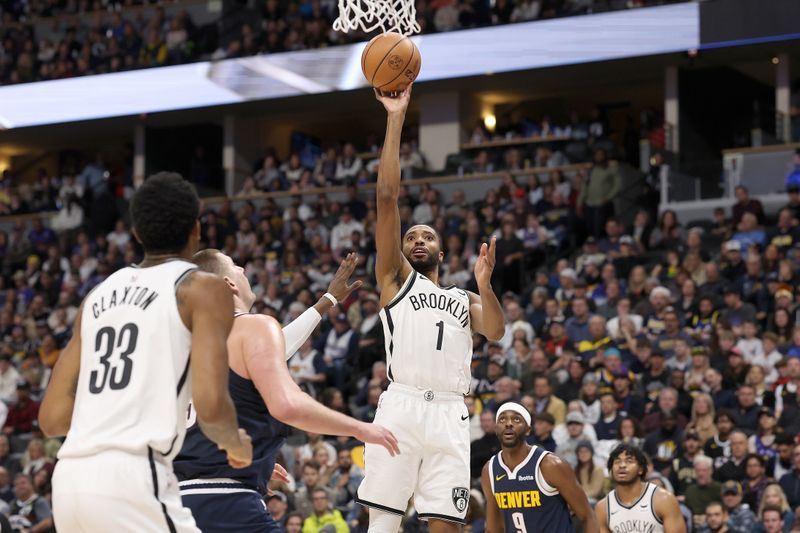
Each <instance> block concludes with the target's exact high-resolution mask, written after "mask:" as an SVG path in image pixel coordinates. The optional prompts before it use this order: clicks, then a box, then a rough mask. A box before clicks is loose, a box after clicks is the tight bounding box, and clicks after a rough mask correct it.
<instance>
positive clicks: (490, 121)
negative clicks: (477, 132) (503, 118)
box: [483, 115, 497, 131]
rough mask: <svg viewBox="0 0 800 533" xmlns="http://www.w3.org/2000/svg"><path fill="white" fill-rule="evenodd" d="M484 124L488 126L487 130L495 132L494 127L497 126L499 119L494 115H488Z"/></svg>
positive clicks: (484, 119)
mask: <svg viewBox="0 0 800 533" xmlns="http://www.w3.org/2000/svg"><path fill="white" fill-rule="evenodd" d="M483 124H484V125H485V126H486V129H487V130H489V131H494V127H495V126H497V117H495V116H494V115H486V116H485V117H483Z"/></svg>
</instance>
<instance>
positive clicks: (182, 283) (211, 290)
mask: <svg viewBox="0 0 800 533" xmlns="http://www.w3.org/2000/svg"><path fill="white" fill-rule="evenodd" d="M222 294H228V295H229V294H230V288H229V287H228V284H227V283H225V281H224V280H223V279H222V278H220V277H219V276H217V275H216V274H211V273H209V272H203V271H201V270H189V271H187V272H186V274H184V275H182V276H181V277H180V278H178V280H177V281H176V282H175V295H176V297H177V299H178V304H179V305H180V304H183V303H189V302H192V301H193V300H197V299H205V298H209V299H211V298H216V297H219V296H220V295H222Z"/></svg>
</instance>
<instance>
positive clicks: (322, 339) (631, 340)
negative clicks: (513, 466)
mask: <svg viewBox="0 0 800 533" xmlns="http://www.w3.org/2000/svg"><path fill="white" fill-rule="evenodd" d="M290 166H291V164H290ZM331 166H333V165H331ZM337 166H338V164H337ZM609 174H611V172H610V170H609V166H608V164H607V163H606V162H605V161H604V159H603V154H602V150H600V149H598V150H597V154H596V158H595V164H594V165H593V166H592V168H591V169H589V170H588V171H587V172H586V173H585V174H580V175H575V176H571V177H564V178H563V181H559V180H558V179H556V178H555V177H553V178H552V179H551V178H548V179H547V180H546V181H545V180H543V184H541V185H540V183H539V181H538V180H537V179H527V178H514V177H511V176H508V177H507V178H506V179H504V180H503V181H502V184H501V185H500V186H499V187H497V188H494V189H492V190H489V191H486V193H485V194H484V195H483V196H482V197H481V198H479V199H478V200H477V201H467V200H466V195H465V193H464V192H463V191H456V192H454V193H452V194H451V195H448V197H445V195H443V194H442V193H441V191H437V190H436V189H435V188H432V187H427V186H425V187H419V188H417V187H414V188H413V190H412V188H411V187H408V186H406V187H404V188H403V193H402V195H401V200H400V213H401V217H402V227H403V229H405V228H407V227H409V226H410V225H411V224H414V223H430V224H432V225H433V226H434V227H436V229H437V230H438V231H439V232H440V234H441V235H442V237H443V240H444V244H445V251H446V259H445V264H444V265H443V267H442V281H443V283H456V284H458V285H460V286H464V287H467V288H473V289H474V287H472V285H473V283H474V280H473V276H472V272H471V268H472V264H473V262H474V260H475V258H476V256H477V252H478V248H479V246H480V244H481V243H482V242H485V241H486V240H488V239H489V238H490V237H491V236H497V237H498V242H497V267H496V270H495V276H494V279H493V286H494V288H495V291H496V292H497V294H498V295H499V296H500V299H501V302H502V305H503V308H504V313H505V319H506V334H505V336H504V337H503V338H502V339H501V340H500V341H499V342H491V343H487V342H486V341H485V339H483V338H482V337H480V336H478V335H476V336H475V338H474V357H473V365H472V366H473V374H474V383H473V387H472V393H471V394H470V395H469V396H468V397H467V398H466V400H465V401H466V403H467V406H468V409H469V413H470V420H471V421H470V424H471V436H472V444H471V458H472V465H471V467H472V476H473V478H476V479H477V477H478V476H479V474H480V469H481V467H482V465H483V464H484V462H485V461H486V460H488V458H489V457H490V456H491V455H492V454H493V453H496V452H497V451H498V450H499V443H498V441H497V438H496V436H495V435H494V415H493V410H494V409H496V408H497V407H498V406H499V405H500V404H501V403H503V402H505V401H509V400H516V401H519V402H521V403H522V404H523V405H525V406H526V407H527V408H528V409H529V410H530V411H531V413H532V414H533V415H534V419H535V423H534V428H533V432H532V434H531V437H530V441H531V442H532V443H536V444H538V445H540V446H543V447H545V448H547V449H548V450H550V451H554V452H555V453H557V454H559V455H560V456H561V457H563V458H564V459H565V460H566V461H568V462H569V463H570V464H571V465H572V466H574V468H575V471H576V474H577V476H578V479H579V481H580V484H581V486H582V487H583V488H584V490H585V491H586V493H587V495H588V496H589V498H590V499H592V500H597V499H599V498H601V497H602V496H603V495H605V494H606V493H607V491H608V490H609V489H610V487H609V485H608V481H607V479H606V475H605V471H604V466H605V458H606V457H607V454H608V452H609V450H610V448H611V447H613V446H614V445H615V444H616V443H618V442H620V441H626V442H634V443H636V444H637V445H639V446H641V447H642V449H643V450H644V451H645V452H646V453H647V454H648V456H649V457H650V459H651V461H652V470H651V472H649V474H648V478H649V479H650V480H651V481H652V482H654V483H657V484H660V485H661V486H664V487H667V488H668V489H669V490H671V491H672V492H674V493H675V494H676V495H678V497H679V499H680V500H681V502H682V503H681V505H682V510H683V511H684V513H685V515H686V518H687V522H688V523H689V524H690V526H692V527H693V528H694V531H719V529H718V527H719V526H720V524H724V523H727V525H728V526H727V527H728V531H734V532H745V531H746V532H748V533H750V532H752V531H769V532H771V533H772V532H775V531H786V532H789V531H800V529H798V528H796V527H795V525H794V521H795V513H796V509H797V508H798V506H800V483H798V480H800V445H798V444H799V443H798V439H797V435H798V432H800V398H798V395H797V391H798V386H800V327H799V326H798V324H800V322H798V320H799V319H800V315H799V314H798V310H799V309H800V305H799V304H800V274H798V272H799V270H798V265H797V262H798V259H800V256H798V254H797V253H796V250H797V249H798V247H799V246H800V226H798V220H799V219H800V190H798V188H795V187H792V188H790V189H789V191H788V193H787V194H788V200H787V205H786V206H785V207H784V208H782V209H781V210H780V211H778V213H777V214H776V216H775V217H774V219H771V218H770V217H769V216H768V214H767V213H765V211H764V209H763V207H762V206H761V204H760V202H759V201H758V200H756V199H754V198H751V197H750V196H749V194H748V192H747V190H746V189H744V188H739V189H737V191H736V203H735V205H733V206H732V208H730V209H721V210H719V211H718V212H716V213H715V216H714V218H713V219H710V220H708V221H705V222H704V223H703V224H694V225H692V226H691V227H688V226H686V225H685V224H683V223H682V222H681V221H680V220H678V218H677V217H676V216H675V213H673V212H671V211H666V212H663V213H661V214H660V215H659V216H658V218H657V220H654V218H653V216H652V215H651V213H649V212H648V211H647V210H645V209H642V210H640V211H638V212H637V213H636V215H635V217H633V220H632V222H631V223H630V224H624V223H623V222H622V220H621V219H618V218H616V217H615V216H614V214H613V212H611V211H608V212H606V211H602V210H601V211H600V215H601V218H600V219H598V220H599V221H601V222H602V225H601V226H600V227H597V226H596V222H597V221H596V220H595V219H594V218H592V217H594V216H595V215H591V217H590V216H589V213H590V209H589V208H591V207H593V206H592V205H591V204H590V203H589V202H588V200H587V199H586V196H585V195H586V194H588V193H584V192H582V191H584V190H587V188H588V190H591V187H592V182H593V181H601V182H604V183H605V182H606V181H607V180H609V179H612V181H613V180H614V179H615V178H609ZM104 175H105V173H104V172H103V171H101V170H100V169H98V168H97V163H93V164H92V165H89V168H87V169H86V170H85V171H84V173H82V174H81V178H80V179H76V178H75V177H72V176H70V177H68V178H65V179H63V180H61V181H60V182H57V183H56V182H53V181H52V180H42V181H41V182H40V183H38V184H37V186H36V188H35V189H34V190H33V192H32V196H31V198H32V199H35V201H36V202H39V204H41V206H44V205H49V206H52V205H53V204H56V203H58V202H62V201H64V200H63V199H65V198H68V199H69V200H67V203H71V204H73V205H74V208H76V209H80V210H81V213H82V216H81V217H79V218H77V217H76V219H74V220H72V221H71V223H70V224H67V225H59V224H58V223H57V224H56V229H55V230H54V229H53V228H51V227H48V225H46V224H44V223H43V221H41V220H33V221H31V222H29V223H26V222H20V221H18V222H15V223H14V224H13V226H12V227H11V229H10V231H7V232H6V231H0V258H2V259H0V261H1V263H0V274H2V275H1V276H0V400H2V401H0V427H2V428H3V435H1V436H0V507H2V509H0V510H2V511H3V512H5V513H6V514H8V515H9V516H10V517H11V518H12V520H13V521H14V522H15V523H17V524H25V523H29V524H31V525H35V524H38V523H42V525H41V526H40V527H39V529H38V530H46V529H47V527H48V522H47V520H49V516H50V513H49V503H48V500H49V495H50V476H51V474H52V470H53V462H54V458H55V454H56V452H57V449H58V447H59V441H58V440H56V439H44V438H43V435H42V434H41V432H40V431H39V429H38V427H37V424H36V415H37V410H38V406H39V403H38V402H39V401H40V400H41V398H42V394H43V391H44V390H45V388H46V386H47V382H48V379H49V376H50V372H51V369H52V367H53V365H54V364H55V362H56V361H57V360H58V357H59V353H60V350H61V349H62V348H63V347H64V345H65V343H66V342H67V340H68V339H69V337H70V335H71V334H72V331H71V325H72V323H73V321H74V318H75V314H76V313H77V309H78V305H79V303H80V299H81V298H82V297H83V296H84V295H85V294H86V293H87V292H88V291H89V290H91V289H92V287H94V286H96V285H97V284H98V283H100V282H102V281H103V279H105V278H106V277H107V276H108V275H109V274H110V273H112V272H114V271H115V270H116V269H118V268H121V267H122V266H124V265H126V264H128V263H131V262H136V261H137V260H139V259H140V250H139V249H138V248H137V245H136V243H135V240H134V239H133V238H132V236H131V234H130V231H129V228H128V227H127V226H126V224H125V222H124V221H123V219H120V220H118V221H115V220H114V219H113V218H109V217H106V218H109V222H107V223H105V224H103V223H95V222H94V221H95V218H96V217H97V216H100V218H101V219H102V216H101V215H103V216H104V213H103V212H102V211H98V210H99V209H100V206H99V205H98V201H99V202H100V204H103V205H105V204H110V205H112V206H113V205H114V203H115V201H108V200H109V199H111V200H116V201H122V200H123V198H122V197H123V196H124V194H123V193H122V192H121V190H120V189H118V188H114V187H112V188H111V189H110V190H109V187H110V185H113V184H114V182H113V181H112V180H108V179H103V176H104ZM582 181H583V182H585V184H584V185H583V186H582V185H581V182H582ZM539 189H542V190H539ZM4 190H6V189H0V196H1V195H2V192H3V191H4ZM87 198H88V199H91V201H87ZM32 201H33V200H32ZM39 204H37V205H39ZM83 213H85V215H84V214H83ZM98 213H99V214H98ZM62 222H63V221H62ZM375 222H376V217H375V203H374V199H373V198H371V197H370V196H368V195H366V194H363V193H361V192H360V191H359V189H358V187H357V183H351V184H350V186H349V187H348V193H347V196H346V198H345V199H344V200H342V201H333V200H331V199H329V198H327V197H325V196H317V195H305V196H300V195H298V196H295V197H294V198H293V199H292V200H291V202H290V203H289V204H288V205H283V206H281V205H279V204H277V203H275V202H274V201H272V200H263V199H258V200H248V199H239V200H237V199H231V200H226V201H224V202H222V203H221V204H218V205H213V206H206V207H204V209H203V212H202V216H201V231H202V244H203V246H208V247H215V248H219V249H221V250H223V251H224V252H225V253H226V254H228V255H230V256H231V257H232V258H234V260H235V261H236V262H237V263H238V264H240V265H242V266H244V267H245V273H246V274H247V275H248V277H249V278H250V280H251V283H252V285H253V289H254V292H255V294H256V295H257V297H258V299H257V302H256V304H255V306H254V309H253V311H254V312H259V313H267V314H270V315H272V316H275V317H276V318H277V319H278V320H280V321H281V322H282V323H287V322H288V321H290V320H291V319H292V318H293V317H296V316H298V315H299V314H300V313H302V312H303V310H304V309H306V308H307V307H308V306H310V305H312V304H313V303H314V302H315V301H316V299H317V298H318V297H320V296H321V294H322V293H323V292H324V291H325V290H326V287H327V284H328V283H329V281H330V280H331V278H332V276H333V272H334V271H335V270H336V266H337V263H338V261H339V260H340V259H341V258H342V257H343V256H344V255H346V254H347V253H348V252H350V251H355V252H357V253H358V254H359V256H360V263H359V267H358V269H357V271H356V274H355V276H356V277H358V278H360V279H362V280H363V281H364V282H365V284H364V286H363V287H362V288H361V289H359V290H358V291H357V292H356V293H354V294H353V295H352V296H351V297H350V298H349V299H348V300H347V301H346V302H344V303H343V304H342V305H341V306H340V307H338V308H336V309H335V310H334V311H332V312H331V314H330V315H328V316H326V317H324V318H323V322H322V324H321V326H320V328H319V330H318V331H317V332H316V333H315V334H314V335H313V336H312V338H311V339H310V340H309V341H308V342H307V343H306V344H305V345H304V346H303V347H302V348H301V349H300V350H299V351H298V353H297V354H295V355H294V356H293V357H292V359H291V360H290V361H289V368H290V373H291V375H292V377H293V378H294V379H295V380H296V381H297V382H298V383H299V384H300V385H301V386H302V387H303V388H304V389H305V390H306V391H307V392H308V393H309V394H311V395H313V396H314V397H316V398H317V399H319V400H320V401H321V402H322V403H324V404H325V405H327V406H328V407H331V408H333V409H336V410H338V411H341V412H345V413H349V414H351V415H353V416H355V417H357V418H359V419H361V420H365V421H371V420H372V419H373V417H374V415H375V411H376V409H377V403H378V398H379V396H380V393H381V392H382V391H383V390H384V389H385V388H386V387H387V385H388V378H387V375H386V367H385V364H384V358H385V354H384V342H383V329H382V325H381V323H380V320H379V318H378V315H377V313H378V298H377V292H376V288H375V287H374V272H373V268H374V262H375V245H374V232H375ZM575 234H583V235H584V236H585V237H582V238H581V239H582V240H583V242H582V243H580V244H579V245H578V246H574V245H573V241H572V240H571V239H566V238H563V236H566V235H575ZM559 236H562V238H563V239H562V240H561V241H559ZM554 240H555V242H554ZM554 246H555V247H559V248H560V253H559V254H552V253H550V252H549V251H548V247H554ZM279 460H280V462H281V463H282V464H283V465H284V466H286V468H287V469H288V471H289V472H290V473H291V474H292V480H291V482H290V483H288V484H283V483H277V482H276V483H274V486H273V487H272V488H273V490H274V491H275V492H274V493H273V494H272V495H270V496H265V497H266V503H267V505H268V507H269V509H270V511H271V512H272V513H273V514H274V515H275V516H276V518H277V519H278V520H279V521H281V523H284V524H285V525H286V526H285V527H286V530H287V531H294V532H297V531H302V532H304V533H310V532H317V531H320V530H321V529H322V528H324V527H329V529H330V528H332V529H331V530H335V531H337V532H346V531H353V532H359V531H366V513H365V511H364V510H363V509H361V508H360V507H359V506H357V505H355V504H354V503H353V497H354V494H355V490H356V488H357V486H358V483H359V481H360V479H361V476H362V475H363V472H362V470H361V468H360V466H359V463H360V461H361V456H360V453H359V445H358V443H357V442H355V441H353V440H350V439H344V438H339V439H336V438H329V437H326V436H323V435H316V434H309V433H301V432H295V433H294V434H293V435H292V436H291V437H290V439H289V441H288V442H287V444H286V445H285V446H284V448H283V449H282V450H281V453H280V458H279ZM475 488H476V490H473V491H472V496H473V497H472V499H471V500H472V501H471V504H470V508H469V509H470V510H469V514H468V518H469V523H470V525H469V527H470V531H472V532H475V533H477V532H479V531H483V529H482V527H483V518H482V514H483V510H482V505H481V503H482V502H483V495H482V494H481V493H480V490H479V489H478V488H477V485H476V486H475ZM3 502H4V503H3ZM776 521H777V523H778V525H779V526H780V527H779V529H774V526H775V523H776ZM20 527H24V526H20ZM404 531H407V532H410V531H424V526H423V525H422V524H421V523H420V522H419V521H418V520H417V519H416V518H415V517H414V516H413V515H411V516H409V517H408V520H407V521H406V524H405V525H404ZM723 531H724V530H723Z"/></svg>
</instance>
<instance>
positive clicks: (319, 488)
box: [311, 487, 328, 498]
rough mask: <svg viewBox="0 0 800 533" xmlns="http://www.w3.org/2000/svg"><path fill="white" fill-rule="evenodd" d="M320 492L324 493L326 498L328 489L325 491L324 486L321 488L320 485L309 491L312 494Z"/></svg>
mask: <svg viewBox="0 0 800 533" xmlns="http://www.w3.org/2000/svg"><path fill="white" fill-rule="evenodd" d="M320 492H321V493H322V494H324V495H325V497H326V498H327V497H328V491H327V490H325V489H324V488H322V487H317V488H315V489H314V490H312V491H311V495H312V496H313V495H314V494H319V493H320Z"/></svg>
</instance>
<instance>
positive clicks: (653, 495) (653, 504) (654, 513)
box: [650, 483, 664, 526]
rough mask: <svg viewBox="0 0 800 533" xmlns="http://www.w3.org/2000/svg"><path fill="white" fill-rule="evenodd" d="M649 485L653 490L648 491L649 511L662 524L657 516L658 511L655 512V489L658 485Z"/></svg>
mask: <svg viewBox="0 0 800 533" xmlns="http://www.w3.org/2000/svg"><path fill="white" fill-rule="evenodd" d="M650 486H651V487H652V488H653V492H651V493H650V512H651V513H652V514H653V518H655V519H656V522H658V523H659V524H661V525H662V526H663V525H664V522H663V521H662V520H661V519H660V518H659V517H658V513H656V491H657V490H658V487H657V486H656V485H654V484H652V483H651V484H650Z"/></svg>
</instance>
